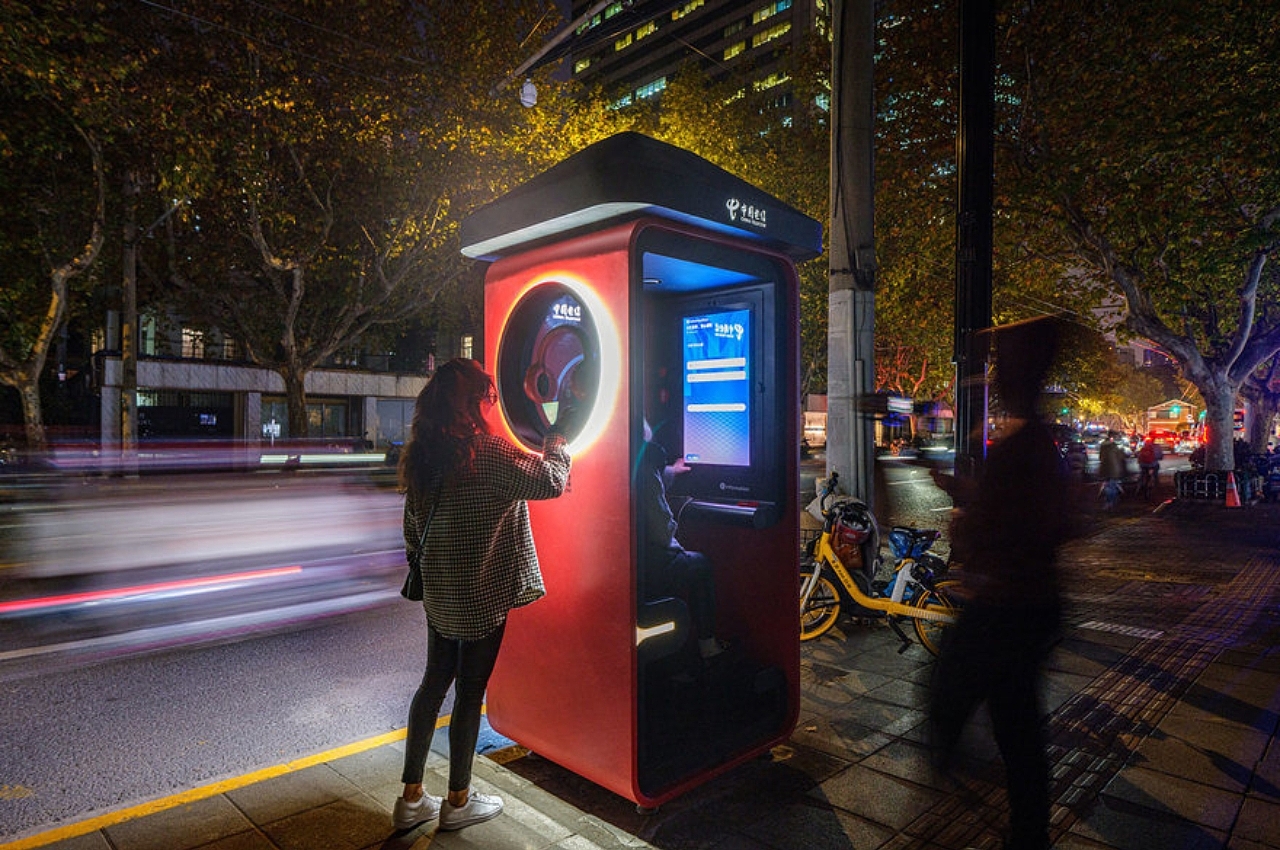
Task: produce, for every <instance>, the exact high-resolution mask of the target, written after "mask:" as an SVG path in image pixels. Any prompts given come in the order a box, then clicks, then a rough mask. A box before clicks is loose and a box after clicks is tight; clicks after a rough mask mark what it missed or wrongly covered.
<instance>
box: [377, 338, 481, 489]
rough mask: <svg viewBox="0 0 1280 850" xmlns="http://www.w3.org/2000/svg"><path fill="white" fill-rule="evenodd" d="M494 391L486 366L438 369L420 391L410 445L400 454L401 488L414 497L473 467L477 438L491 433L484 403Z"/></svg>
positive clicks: (466, 363) (455, 363) (467, 363)
mask: <svg viewBox="0 0 1280 850" xmlns="http://www.w3.org/2000/svg"><path fill="white" fill-rule="evenodd" d="M492 391H493V381H492V380H491V379H490V378H489V376H488V375H486V374H485V372H484V369H482V368H480V364H479V363H477V362H476V361H474V360H466V359H463V358H461V357H459V358H455V359H453V360H450V361H449V362H447V363H445V364H444V365H443V366H441V367H440V368H439V369H437V370H436V373H435V375H433V376H432V378H431V380H430V381H428V382H427V385H426V386H425V387H423V388H422V392H420V393H418V401H417V403H416V404H415V405H414V408H413V426H412V427H411V429H410V432H409V441H408V444H407V445H406V446H405V447H404V452H403V453H402V454H401V455H400V486H401V487H402V488H403V489H404V490H405V492H407V493H408V494H409V496H410V497H411V498H413V497H421V496H423V495H425V494H427V493H430V492H431V491H432V490H433V489H434V488H435V487H436V486H437V482H438V481H440V480H443V479H445V478H449V477H451V476H453V475H456V474H457V473H459V472H465V471H467V470H469V469H470V468H471V464H472V462H473V461H474V460H475V446H474V444H473V442H472V440H471V438H472V437H473V436H475V435H476V434H487V433H489V425H488V423H486V422H485V420H484V416H483V414H482V413H481V412H480V403H481V402H483V401H484V400H485V399H486V398H488V397H489V394H490V393H491V392H492Z"/></svg>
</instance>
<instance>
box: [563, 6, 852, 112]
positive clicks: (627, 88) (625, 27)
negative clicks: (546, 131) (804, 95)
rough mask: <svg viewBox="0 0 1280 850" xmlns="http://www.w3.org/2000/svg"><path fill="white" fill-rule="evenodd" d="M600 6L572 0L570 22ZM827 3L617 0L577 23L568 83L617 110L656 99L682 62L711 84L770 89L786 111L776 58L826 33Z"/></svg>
mask: <svg viewBox="0 0 1280 850" xmlns="http://www.w3.org/2000/svg"><path fill="white" fill-rule="evenodd" d="M598 5H599V3H598V2H592V0H575V2H574V4H573V15H574V19H575V20H577V18H579V17H581V16H583V15H585V14H586V13H587V12H588V11H590V10H591V9H592V8H593V7H595V6H598ZM830 15H831V13H830V0H754V2H750V1H749V0H683V1H682V2H670V0H647V2H646V0H634V2H624V0H617V2H614V3H611V4H609V5H608V6H606V7H605V8H603V9H601V10H599V11H598V12H596V13H595V14H593V15H592V16H591V18H590V19H589V20H586V21H583V22H582V23H580V24H579V25H578V28H577V31H576V32H575V33H574V38H573V41H572V43H573V47H572V52H571V53H570V56H569V58H568V60H567V61H568V63H569V65H570V71H571V73H572V75H573V78H574V79H576V80H579V81H581V82H583V83H586V84H590V85H599V86H601V87H602V88H603V89H604V90H605V91H606V92H607V93H609V95H610V96H611V97H612V98H613V103H614V104H615V105H616V106H618V107H623V106H629V105H631V104H633V103H636V102H639V101H641V100H644V99H648V98H654V97H658V96H660V95H661V93H662V91H663V89H665V88H666V86H667V84H668V82H669V81H670V80H671V78H672V77H673V76H674V75H675V74H676V72H677V71H678V70H679V69H680V68H681V66H683V65H685V64H686V63H693V64H695V65H696V66H697V67H699V68H701V69H702V70H703V72H704V73H706V74H707V75H708V76H709V77H710V78H711V79H713V80H716V81H720V80H725V79H729V78H730V77H732V78H735V79H740V80H741V81H742V84H743V87H744V89H745V88H746V87H747V86H750V87H751V89H752V90H753V91H754V92H755V93H760V94H764V95H769V94H771V93H775V92H776V97H774V98H772V102H773V104H774V105H775V106H778V107H783V108H785V107H787V106H788V105H789V100H790V86H789V85H787V83H788V82H789V77H788V76H787V73H786V70H785V68H784V66H783V63H782V61H781V60H782V59H783V58H784V57H785V56H786V55H787V54H788V53H789V52H790V51H791V50H792V49H793V48H794V47H795V46H796V45H798V44H800V43H802V42H803V41H804V40H805V39H807V38H809V37H810V36H811V35H813V34H815V33H816V34H818V35H820V36H823V37H827V36H828V34H829V32H830V29H829V27H830Z"/></svg>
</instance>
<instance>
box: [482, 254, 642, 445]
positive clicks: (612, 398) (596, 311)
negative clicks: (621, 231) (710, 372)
mask: <svg viewBox="0 0 1280 850" xmlns="http://www.w3.org/2000/svg"><path fill="white" fill-rule="evenodd" d="M544 286H554V287H556V288H557V289H563V290H566V291H567V293H568V294H569V295H571V296H572V297H573V298H574V299H576V300H577V301H578V302H579V304H581V306H582V309H583V310H584V311H585V312H586V313H587V315H588V319H589V321H590V322H591V323H592V324H594V325H595V334H594V336H595V342H596V345H597V346H598V351H597V354H598V357H599V361H598V367H599V376H598V380H597V387H596V397H595V399H594V401H590V402H588V410H587V418H586V421H585V422H583V423H582V424H581V426H580V429H579V431H578V433H577V434H576V435H574V437H573V438H572V439H571V440H570V441H569V453H570V454H571V455H574V456H577V455H581V454H583V453H584V452H586V450H587V449H589V448H590V447H591V446H592V445H593V444H594V443H595V442H596V440H598V439H599V438H600V435H601V434H603V433H604V429H605V426H606V425H607V424H608V422H609V420H610V418H611V417H612V415H613V411H614V408H615V407H616V405H617V400H618V393H619V390H620V388H621V385H622V349H621V347H620V345H619V338H618V329H617V324H616V323H615V322H614V319H613V315H612V313H610V312H609V309H608V308H607V307H606V306H605V304H604V301H603V300H601V298H600V296H599V295H598V294H597V293H596V291H595V290H594V289H593V288H592V287H591V285H590V284H589V283H587V282H586V281H585V280H583V279H582V278H581V277H579V276H578V275H575V274H572V273H568V272H559V271H551V272H547V273H545V274H543V275H540V276H539V277H538V278H537V279H535V280H532V281H530V282H529V284H528V285H526V286H525V287H524V288H523V289H522V291H521V292H520V293H519V295H518V297H517V298H516V299H515V301H514V305H513V307H512V308H511V312H510V313H508V315H507V319H506V322H505V323H504V325H503V327H502V329H501V331H500V333H499V338H498V341H497V360H498V363H497V369H496V370H495V371H497V372H498V373H499V374H498V385H499V395H500V396H501V398H502V414H503V419H504V424H505V425H506V427H507V430H508V431H509V432H510V434H511V436H512V437H514V438H515V441H516V442H517V444H521V445H524V446H526V447H530V445H531V442H532V441H531V440H530V439H528V438H527V437H526V436H522V435H521V433H520V431H521V430H522V429H518V428H517V427H516V423H515V422H513V421H512V416H511V414H512V412H513V409H518V407H519V406H520V404H523V403H524V401H525V400H524V399H518V400H513V399H512V398H511V396H514V395H516V393H515V392H512V391H511V388H512V387H513V386H515V385H517V384H518V385H519V386H520V387H521V393H520V394H522V395H525V396H527V395H528V393H527V392H524V382H525V377H526V375H525V372H524V371H521V373H520V375H519V376H515V375H511V376H508V375H507V374H506V372H505V371H504V370H507V369H508V368H509V366H510V364H509V363H508V359H509V352H508V351H507V346H508V344H514V345H517V346H520V345H521V344H522V342H523V341H515V340H514V339H509V338H508V337H509V336H510V335H511V334H512V332H513V331H514V330H517V328H516V324H517V323H516V322H513V321H512V319H513V318H515V317H516V314H517V313H518V312H519V310H520V308H521V307H522V306H523V305H525V304H527V303H528V299H529V298H530V297H531V296H536V295H537V294H539V293H538V290H540V289H541V288H542V287H544ZM548 294H549V295H550V294H551V293H548ZM553 301H554V299H552V300H551V301H549V302H548V303H549V304H550V303H553ZM520 330H524V329H523V328H522V329H520ZM522 365H523V366H525V368H526V369H528V368H529V367H530V366H531V364H522ZM575 365H577V364H576V363H566V364H565V365H564V366H563V368H561V369H560V373H559V374H558V375H557V376H555V377H556V379H557V382H558V385H559V383H560V382H563V380H564V379H565V378H566V377H567V376H568V373H569V372H571V371H572V369H573V367H574V366H575ZM527 400H528V401H529V402H530V403H532V402H533V399H532V398H528V399H527Z"/></svg>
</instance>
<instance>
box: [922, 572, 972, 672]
mask: <svg viewBox="0 0 1280 850" xmlns="http://www.w3.org/2000/svg"><path fill="white" fill-rule="evenodd" d="M959 583H960V582H959V581H957V580H956V579H944V580H942V581H940V582H937V583H936V584H934V586H933V587H932V588H930V589H928V590H923V589H922V590H921V592H920V593H919V594H918V595H917V596H916V598H915V601H914V602H913V603H912V604H913V605H914V606H915V607H917V608H931V609H934V610H939V611H945V612H947V613H949V614H951V615H953V616H959V614H960V605H959V603H958V602H957V601H956V599H955V597H954V596H952V595H951V594H949V593H948V592H947V589H948V588H949V587H955V586H956V585H958V584H959ZM949 625H950V623H945V622H941V621H939V620H919V619H917V620H915V627H916V638H917V639H918V640H919V641H920V645H921V646H923V647H924V648H925V649H926V650H928V651H929V654H930V655H934V656H936V655H937V654H938V650H939V649H940V648H941V646H942V632H943V630H944V629H946V628H947V627H948V626H949Z"/></svg>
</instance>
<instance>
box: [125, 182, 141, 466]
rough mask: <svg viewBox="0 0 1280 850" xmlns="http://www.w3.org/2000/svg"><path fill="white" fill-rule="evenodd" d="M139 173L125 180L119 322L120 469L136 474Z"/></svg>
mask: <svg viewBox="0 0 1280 850" xmlns="http://www.w3.org/2000/svg"><path fill="white" fill-rule="evenodd" d="M141 190H142V187H141V185H140V181H139V179H138V175H137V174H136V173H135V172H133V171H130V172H129V173H128V174H126V175H125V182H124V198H125V203H124V252H123V256H122V259H121V265H122V266H123V287H122V288H123V293H122V301H123V304H122V305H121V306H122V308H123V309H122V310H121V313H122V314H123V315H122V317H121V322H120V469H121V472H123V473H124V474H125V475H128V476H135V475H137V474H138V195H139V193H140V192H141Z"/></svg>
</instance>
